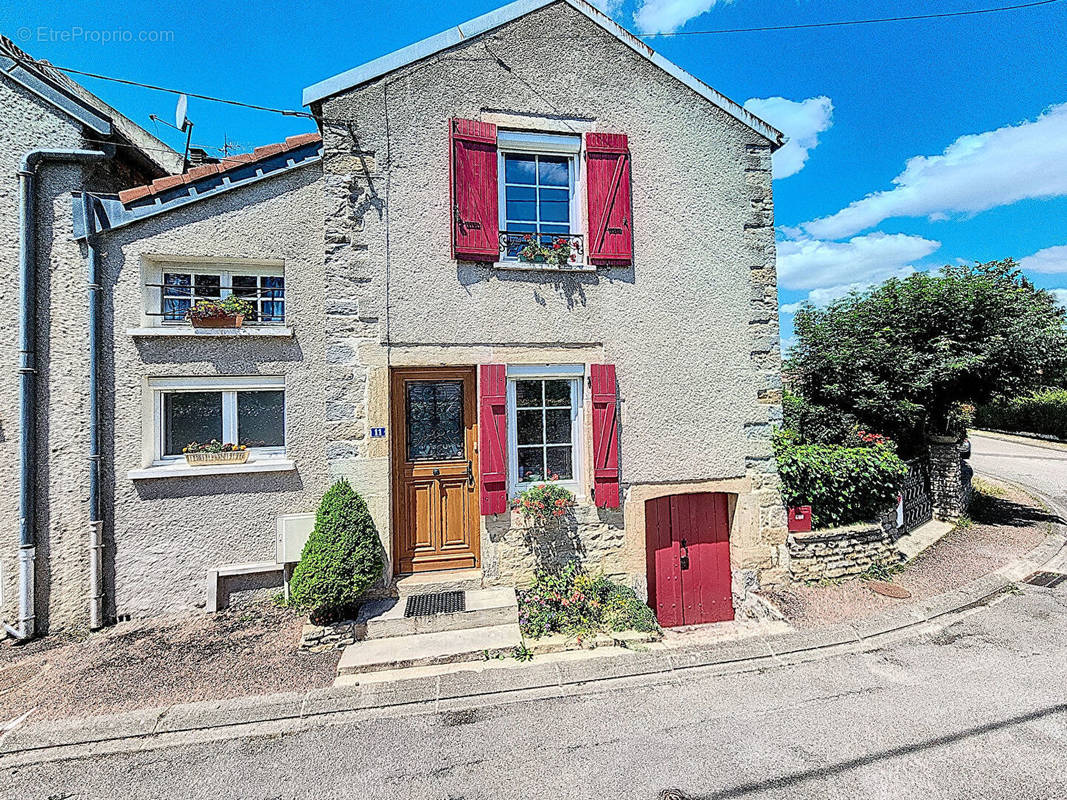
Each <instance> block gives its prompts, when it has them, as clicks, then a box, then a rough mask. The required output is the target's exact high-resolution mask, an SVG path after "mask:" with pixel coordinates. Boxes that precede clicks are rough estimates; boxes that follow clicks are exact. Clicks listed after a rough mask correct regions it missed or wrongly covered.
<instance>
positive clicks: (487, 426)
mask: <svg viewBox="0 0 1067 800" xmlns="http://www.w3.org/2000/svg"><path fill="white" fill-rule="evenodd" d="M478 441H479V445H478V458H479V460H480V463H481V471H482V513H483V514H503V513H504V512H505V511H507V510H508V415H507V368H506V367H505V366H504V365H503V364H482V366H481V368H480V369H479V371H478Z"/></svg>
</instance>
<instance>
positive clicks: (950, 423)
mask: <svg viewBox="0 0 1067 800" xmlns="http://www.w3.org/2000/svg"><path fill="white" fill-rule="evenodd" d="M794 329H795V331H796V338H797V342H796V344H795V345H794V347H793V349H792V351H791V354H790V357H789V359H788V361H787V363H786V365H785V369H786V372H787V373H788V374H789V375H790V376H791V377H792V380H793V385H794V388H795V390H796V392H797V393H798V394H799V395H801V396H803V397H804V398H806V400H807V402H808V403H809V404H811V405H812V406H814V407H822V408H827V409H836V412H837V413H838V414H840V415H848V416H851V417H853V418H855V419H856V420H857V422H858V423H859V424H860V425H861V426H863V427H866V428H868V429H872V430H877V431H879V432H881V433H884V434H886V435H888V436H890V437H891V438H893V439H895V440H896V441H897V442H899V443H900V445H901V449H902V451H904V452H907V453H909V454H913V453H918V452H921V450H922V448H923V446H924V442H925V438H926V436H927V435H930V434H954V433H958V432H959V430H958V428H959V426H960V423H961V420H960V418H959V414H958V408H959V405H960V404H961V403H974V404H978V405H981V404H985V403H989V402H992V401H995V400H997V399H999V398H1005V397H1014V396H1017V395H1020V394H1023V393H1026V392H1029V391H1032V390H1034V389H1035V388H1038V387H1039V386H1041V385H1043V384H1052V385H1062V382H1063V380H1064V376H1065V374H1067V312H1065V311H1064V309H1063V308H1061V307H1060V306H1059V305H1058V304H1057V303H1056V302H1055V299H1054V297H1053V296H1052V294H1051V293H1049V292H1047V291H1044V290H1041V289H1037V288H1035V287H1034V286H1033V284H1031V283H1030V282H1029V281H1027V280H1026V278H1025V277H1023V275H1022V274H1021V273H1020V272H1019V270H1018V268H1017V265H1016V264H1015V262H1014V261H1012V260H1011V259H1006V260H1004V261H992V262H989V263H987V264H975V265H972V266H946V267H943V268H942V269H941V270H940V271H938V272H936V273H926V272H919V273H915V274H913V275H909V276H908V277H906V278H893V279H891V280H888V281H886V282H884V283H882V284H881V285H879V286H876V287H874V288H872V289H869V290H868V291H866V292H863V293H856V292H854V293H852V294H851V295H849V296H847V297H845V298H843V299H841V300H838V301H836V302H834V303H831V304H830V305H829V306H828V307H826V308H825V309H817V308H814V307H812V306H810V305H809V306H806V307H803V308H801V310H800V311H798V312H797V315H796V318H795V320H794Z"/></svg>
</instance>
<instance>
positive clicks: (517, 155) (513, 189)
mask: <svg viewBox="0 0 1067 800" xmlns="http://www.w3.org/2000/svg"><path fill="white" fill-rule="evenodd" d="M497 145H498V153H499V164H498V169H497V180H498V183H499V209H500V231H501V235H502V236H503V250H504V253H503V257H504V259H505V260H509V261H541V262H545V263H550V264H551V263H556V262H559V263H571V264H574V263H579V262H580V260H581V248H580V246H579V244H578V242H576V241H575V240H574V238H573V237H574V234H575V232H576V231H580V230H581V225H580V221H579V219H578V212H579V203H578V192H577V187H578V177H579V163H580V162H579V160H578V152H579V151H580V150H581V139H580V138H579V137H577V136H557V135H549V134H534V133H518V132H510V131H501V132H500V134H499V136H498V138H497Z"/></svg>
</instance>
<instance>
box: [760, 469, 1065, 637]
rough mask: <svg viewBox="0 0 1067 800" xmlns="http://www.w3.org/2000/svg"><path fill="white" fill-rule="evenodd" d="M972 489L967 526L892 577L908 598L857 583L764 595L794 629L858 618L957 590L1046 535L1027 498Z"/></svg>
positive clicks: (998, 489)
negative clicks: (909, 594) (885, 594)
mask: <svg viewBox="0 0 1067 800" xmlns="http://www.w3.org/2000/svg"><path fill="white" fill-rule="evenodd" d="M976 487H981V488H982V489H983V491H977V490H976V492H975V502H974V504H973V505H972V507H971V517H972V518H973V519H972V520H971V522H970V524H962V525H960V526H958V527H957V528H956V529H955V530H954V531H952V532H950V533H949V534H947V535H946V536H945V537H944V538H943V539H941V541H939V542H937V543H936V544H934V545H933V546H931V547H930V548H928V549H927V550H926V551H925V552H923V553H921V554H920V555H919V556H918V558H916V559H915V560H914V561H911V562H909V563H908V564H907V565H906V566H905V567H904V569H903V570H902V571H900V572H898V573H897V574H895V575H894V576H893V578H892V582H893V583H895V584H897V585H899V586H903V587H904V588H906V589H907V590H908V591H910V592H911V597H910V598H907V599H903V600H895V599H893V598H890V597H884V596H882V595H878V594H875V593H874V592H872V591H871V590H870V589H869V588H867V583H866V582H865V581H862V580H850V581H844V582H841V583H835V584H827V585H811V586H805V585H802V584H794V585H792V586H789V587H788V588H785V589H780V590H778V591H774V592H768V593H767V595H768V597H769V598H770V599H771V600H772V601H773V602H774V603H775V604H776V605H777V606H778V607H779V608H780V609H781V610H782V612H783V613H784V614H785V615H786V617H787V618H788V619H789V621H790V622H791V623H792V624H793V625H795V626H796V627H798V628H818V627H822V626H826V625H836V624H839V623H841V622H845V621H847V620H850V619H863V618H864V617H867V616H870V615H871V614H877V613H879V612H881V611H886V610H889V609H892V608H894V607H898V606H905V605H907V604H909V603H914V602H917V601H920V600H923V599H925V598H928V597H932V596H934V595H938V594H942V593H943V592H950V591H952V590H954V589H958V588H960V587H961V586H963V585H965V584H967V583H969V582H970V581H973V580H975V579H976V578H980V577H982V576H983V575H986V574H988V573H990V572H993V571H994V570H996V569H998V568H1000V567H1002V566H1004V565H1005V564H1007V563H1008V562H1010V561H1012V560H1014V559H1016V558H1018V557H1019V556H1021V555H1023V554H1024V553H1026V552H1027V551H1029V550H1031V549H1033V548H1034V547H1036V546H1037V545H1039V544H1040V543H1041V542H1042V540H1043V539H1044V538H1045V536H1047V535H1048V533H1049V532H1050V530H1051V521H1052V516H1050V515H1049V514H1048V513H1047V512H1046V511H1045V510H1044V509H1043V508H1042V507H1041V506H1040V504H1038V503H1037V502H1036V501H1035V500H1034V499H1033V498H1032V497H1030V496H1029V495H1027V494H1025V493H1023V492H1020V491H1019V490H1017V489H1015V488H1014V487H1009V486H1006V485H1004V484H999V483H994V482H992V481H989V480H981V479H976ZM994 495H995V496H994Z"/></svg>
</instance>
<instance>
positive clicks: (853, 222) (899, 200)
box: [802, 103, 1067, 239]
mask: <svg viewBox="0 0 1067 800" xmlns="http://www.w3.org/2000/svg"><path fill="white" fill-rule="evenodd" d="M893 184H894V187H893V188H892V189H888V190H885V191H881V192H875V193H873V194H869V195H867V196H866V197H865V198H863V199H862V200H856V201H855V202H853V203H851V204H850V205H848V206H847V207H846V208H843V209H841V210H840V211H838V212H837V213H836V214H832V215H830V216H828V217H823V218H821V219H816V220H813V221H811V222H806V223H804V224H803V225H802V227H803V228H804V230H805V231H807V233H808V234H810V235H811V236H815V237H818V238H822V239H841V238H843V237H845V236H852V235H853V234H856V233H858V232H860V231H862V230H865V229H866V228H870V227H873V226H875V225H877V224H878V223H880V222H881V221H882V220H885V219H889V218H890V217H928V218H930V219H931V220H938V219H945V218H947V217H948V216H949V215H950V214H960V213H962V214H977V213H978V212H980V211H986V210H988V209H990V208H995V207H996V206H1002V205H1007V204H1009V203H1014V202H1017V201H1019V200H1025V199H1028V198H1047V197H1056V196H1059V195H1065V194H1067V103H1061V104H1059V105H1055V106H1051V107H1050V108H1049V109H1048V110H1047V111H1045V112H1044V113H1043V114H1041V116H1039V117H1038V118H1037V119H1036V120H1034V121H1032V122H1031V121H1026V122H1022V123H1019V124H1018V125H1011V126H1007V127H1003V128H997V129H996V130H993V131H986V132H985V133H978V134H970V135H967V136H961V137H960V138H958V139H957V140H956V141H954V142H953V143H952V144H950V145H949V146H948V147H947V148H945V151H944V152H943V153H942V154H941V155H936V156H915V157H914V158H911V159H909V160H908V162H907V164H906V166H905V168H904V171H903V172H902V173H900V175H898V176H897V177H895V178H894V179H893Z"/></svg>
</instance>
